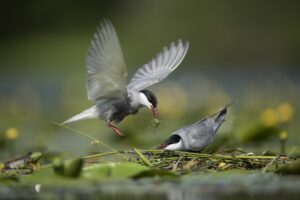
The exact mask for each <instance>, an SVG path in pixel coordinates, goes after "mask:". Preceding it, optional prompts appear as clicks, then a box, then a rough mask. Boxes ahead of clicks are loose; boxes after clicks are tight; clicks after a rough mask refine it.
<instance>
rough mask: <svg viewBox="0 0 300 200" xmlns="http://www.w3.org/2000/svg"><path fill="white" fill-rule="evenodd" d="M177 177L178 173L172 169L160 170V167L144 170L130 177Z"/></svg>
mask: <svg viewBox="0 0 300 200" xmlns="http://www.w3.org/2000/svg"><path fill="white" fill-rule="evenodd" d="M155 176H159V177H170V178H174V177H178V175H177V174H176V173H174V172H172V171H167V170H161V169H149V170H144V171H142V172H140V173H138V174H136V175H134V176H132V178H134V179H139V178H146V177H155Z"/></svg>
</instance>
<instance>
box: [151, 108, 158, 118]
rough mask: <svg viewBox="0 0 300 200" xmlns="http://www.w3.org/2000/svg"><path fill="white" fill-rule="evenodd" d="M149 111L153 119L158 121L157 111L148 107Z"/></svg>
mask: <svg viewBox="0 0 300 200" xmlns="http://www.w3.org/2000/svg"><path fill="white" fill-rule="evenodd" d="M150 110H151V112H152V115H153V117H154V118H155V119H158V111H157V108H154V107H153V106H151V107H150Z"/></svg>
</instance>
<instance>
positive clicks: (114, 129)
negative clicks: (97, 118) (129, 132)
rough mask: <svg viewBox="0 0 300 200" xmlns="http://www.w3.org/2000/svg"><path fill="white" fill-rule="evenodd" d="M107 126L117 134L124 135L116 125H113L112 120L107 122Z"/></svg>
mask: <svg viewBox="0 0 300 200" xmlns="http://www.w3.org/2000/svg"><path fill="white" fill-rule="evenodd" d="M106 126H107V127H108V128H111V129H112V130H113V131H114V132H115V134H116V135H117V136H124V135H123V133H122V132H121V131H120V129H118V128H117V127H116V126H114V125H112V124H111V123H110V122H106Z"/></svg>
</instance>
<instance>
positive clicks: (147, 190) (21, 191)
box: [0, 174, 300, 200]
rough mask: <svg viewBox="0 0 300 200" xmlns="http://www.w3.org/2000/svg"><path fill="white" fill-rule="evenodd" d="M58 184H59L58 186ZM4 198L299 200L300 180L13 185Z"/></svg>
mask: <svg viewBox="0 0 300 200" xmlns="http://www.w3.org/2000/svg"><path fill="white" fill-rule="evenodd" d="M54 185H55V184H54ZM58 185H59V183H58ZM0 198H1V199H7V198H9V199H23V198H28V199H123V200H127V199H128V200H132V199H145V200H147V199H149V200H150V199H151V200H152V199H156V200H160V199H169V200H186V199H188V200H194V199H195V200H196V199H206V200H214V199H273V200H277V199H278V200H279V199H299V198H300V177H297V176H290V177H280V176H276V175H273V174H266V175H265V174H264V175H261V174H248V175H237V174H231V175H221V176H219V175H217V176H212V175H203V176H199V175H198V176H191V177H184V178H183V179H181V180H173V181H172V180H171V181H166V180H164V181H163V180H159V179H158V178H154V179H141V180H124V181H106V182H105V181H104V182H94V183H89V184H87V185H86V184H84V185H72V186H63V187H62V186H46V185H44V186H43V185H42V188H41V191H40V193H37V192H35V190H34V185H32V186H30V185H26V186H24V187H22V186H20V184H19V183H18V184H13V185H11V186H6V187H0Z"/></svg>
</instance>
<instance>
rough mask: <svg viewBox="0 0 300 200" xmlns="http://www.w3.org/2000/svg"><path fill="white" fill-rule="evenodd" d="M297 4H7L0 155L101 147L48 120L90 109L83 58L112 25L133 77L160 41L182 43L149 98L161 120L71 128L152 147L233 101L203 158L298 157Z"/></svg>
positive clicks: (116, 142)
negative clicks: (182, 54) (223, 152)
mask: <svg viewBox="0 0 300 200" xmlns="http://www.w3.org/2000/svg"><path fill="white" fill-rule="evenodd" d="M299 7H300V2H299V1H238V0H235V1H196V0H195V1H191V0H190V1H179V0H178V1H171V0H165V1H157V0H152V1H150V0H147V1H134V0H129V1H121V0H106V1H79V0H72V1H71V0H60V1H58V0H53V1H37V0H30V1H8V2H6V3H4V2H3V3H2V6H1V8H0V9H1V12H0V15H1V18H0V20H1V31H0V66H1V68H0V70H1V72H0V120H1V122H0V149H1V150H0V151H1V153H0V159H7V158H9V157H11V156H16V155H21V154H24V153H27V152H28V151H43V152H49V153H54V154H56V153H63V154H64V155H65V156H75V155H76V156H78V155H86V154H89V153H93V152H98V151H103V150H105V149H104V148H103V147H101V146H93V145H91V144H90V141H89V140H88V139H87V138H85V137H82V136H80V135H78V134H76V133H74V132H72V131H70V130H67V129H65V128H63V127H58V126H56V125H53V124H52V122H62V121H64V120H65V119H67V118H69V117H71V116H73V115H75V114H77V113H79V112H81V111H82V110H84V109H85V108H87V107H89V106H91V105H93V102H90V101H88V100H87V97H86V89H85V72H86V70H85V59H86V52H87V48H88V46H89V43H90V40H91V38H92V35H93V33H94V32H95V30H96V26H98V25H99V23H100V21H101V20H102V19H103V18H107V19H110V20H111V21H112V23H113V24H114V26H115V28H116V30H117V33H118V36H119V39H120V43H121V45H122V49H123V52H124V57H125V61H126V63H127V69H128V71H129V77H131V76H132V75H133V73H134V72H135V70H136V69H137V68H139V67H141V66H142V65H143V64H145V63H146V62H148V61H149V60H150V59H151V58H152V57H154V56H155V55H156V54H157V53H158V52H159V51H160V50H161V49H162V48H163V47H164V46H166V45H169V44H170V43H171V42H172V41H176V40H178V39H179V38H182V39H184V40H188V41H189V42H190V49H189V51H188V54H187V56H186V58H185V59H184V61H183V63H182V64H181V65H180V67H179V68H178V69H177V70H176V71H175V72H174V73H173V74H171V76H170V77H168V79H167V80H165V81H164V82H162V83H161V84H158V85H155V86H153V87H151V88H150V90H152V91H154V92H155V93H156V94H157V97H158V101H159V105H158V109H159V113H160V118H161V125H160V127H159V128H158V130H157V131H156V133H153V128H151V124H150V121H151V115H150V113H149V112H148V110H146V109H141V110H140V112H139V114H138V115H135V116H129V117H127V118H126V119H125V120H124V121H122V123H121V124H120V125H119V127H120V129H121V130H122V131H123V132H124V133H125V134H126V136H125V137H117V136H115V134H114V133H113V132H112V131H111V130H110V129H107V128H105V126H104V123H103V122H102V121H99V120H87V121H82V122H78V123H76V124H74V125H72V127H73V128H76V129H78V130H81V131H83V132H85V133H87V134H89V135H91V136H93V137H95V138H97V139H99V140H101V141H103V142H105V143H107V144H109V145H110V146H112V147H114V148H116V149H130V148H133V147H137V148H150V147H152V146H154V145H156V144H158V143H160V142H161V141H162V140H164V139H165V138H167V137H168V135H169V134H170V133H171V132H173V131H174V130H176V129H178V128H180V127H182V126H183V125H186V124H191V123H193V122H196V121H198V120H200V119H201V118H202V117H203V116H205V115H208V114H210V113H212V112H215V111H217V110H218V109H219V108H220V107H222V106H223V105H225V104H227V103H229V102H230V101H232V100H238V103H236V104H235V105H233V106H232V107H231V108H230V109H229V112H228V116H227V121H226V122H225V123H224V124H223V126H222V127H221V128H220V129H219V132H218V134H217V136H216V138H215V141H214V143H213V144H212V145H211V147H210V151H215V150H217V149H222V148H231V147H235V148H241V149H244V150H246V151H254V152H258V151H265V150H270V151H273V152H279V149H280V142H279V138H278V135H279V134H280V133H282V135H286V133H287V134H288V141H287V152H288V153H289V152H291V151H293V152H297V151H299V149H298V150H297V148H295V147H296V146H297V145H298V144H299V141H300V136H299V135H300V134H299V126H300V124H299V116H298V115H297V113H298V112H299V103H298V102H299V100H300V98H299V96H300V90H299V86H300V76H299V75H300V73H299V66H300V37H299V36H300V26H299V19H300V13H299Z"/></svg>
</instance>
